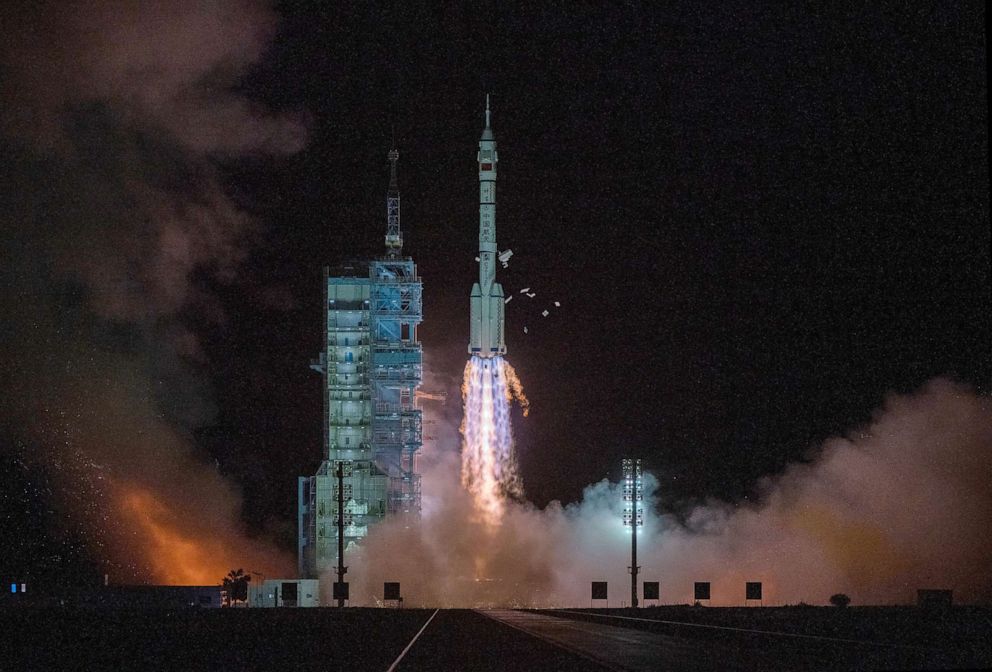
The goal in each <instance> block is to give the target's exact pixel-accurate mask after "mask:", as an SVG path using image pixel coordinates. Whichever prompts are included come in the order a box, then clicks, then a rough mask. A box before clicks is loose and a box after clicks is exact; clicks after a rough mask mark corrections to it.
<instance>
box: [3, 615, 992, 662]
mask: <svg viewBox="0 0 992 672" xmlns="http://www.w3.org/2000/svg"><path fill="white" fill-rule="evenodd" d="M630 619H643V620H630ZM425 624H427V626H426V627H424V626H425ZM0 631H2V632H3V633H4V646H3V647H2V653H0V658H2V659H3V660H0V669H3V670H33V669H60V670H105V669H112V670H115V672H119V671H123V670H132V669H134V670H139V669H140V670H142V671H143V672H147V671H149V670H159V669H162V670H164V669H183V670H216V669H231V670H337V669H340V670H348V672H360V671H361V670H377V671H380V672H386V671H387V670H390V669H391V666H393V665H394V664H395V667H393V668H392V669H393V670H394V671H395V672H404V671H406V670H576V671H578V672H584V671H587V670H588V671H591V670H603V669H614V670H618V669H619V670H648V669H657V668H658V667H659V666H661V667H664V668H665V669H675V670H679V669H907V668H916V669H944V668H948V667H972V668H974V667H989V666H992V644H990V642H992V609H989V608H955V609H952V610H949V611H945V612H938V613H931V612H923V611H920V610H917V609H915V608H909V607H884V608H883V607H874V608H870V607H865V608H849V609H845V610H840V609H836V608H812V607H810V608H796V607H782V608H779V607H775V608H772V607H768V608H750V609H721V608H707V607H701V608H691V607H661V608H648V609H639V610H630V609H628V610H606V609H602V610H588V609H587V610H575V611H569V612H562V611H541V612H538V611H510V610H502V611H501V610H492V611H472V610H440V611H437V612H436V613H435V611H434V610H420V609H351V608H349V609H340V610H339V609H334V608H322V609H278V610H276V609H202V610H201V609H189V610H135V609H83V608H74V609H69V608H58V607H49V608H30V607H19V608H17V607H8V608H2V609H0ZM758 631H767V633H785V634H767V633H763V632H758ZM418 633H419V636H418ZM814 637H815V638H814ZM816 638H818V639H816ZM397 661H398V662H397Z"/></svg>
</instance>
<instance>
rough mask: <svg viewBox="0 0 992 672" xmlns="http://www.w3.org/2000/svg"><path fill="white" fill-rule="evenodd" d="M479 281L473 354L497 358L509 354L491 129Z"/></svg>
mask: <svg viewBox="0 0 992 672" xmlns="http://www.w3.org/2000/svg"><path fill="white" fill-rule="evenodd" d="M478 161H479V282H477V283H475V284H474V285H472V298H471V304H472V305H471V328H470V340H469V344H468V351H469V354H472V355H478V356H480V357H496V356H497V355H505V354H506V340H505V338H504V335H503V310H504V303H503V299H504V296H503V288H502V287H501V286H500V284H499V283H498V282H496V257H497V254H498V252H497V250H496V161H497V156H496V141H495V140H494V139H493V131H492V129H491V128H490V126H489V96H486V128H485V130H483V131H482V138H481V139H480V140H479V156H478Z"/></svg>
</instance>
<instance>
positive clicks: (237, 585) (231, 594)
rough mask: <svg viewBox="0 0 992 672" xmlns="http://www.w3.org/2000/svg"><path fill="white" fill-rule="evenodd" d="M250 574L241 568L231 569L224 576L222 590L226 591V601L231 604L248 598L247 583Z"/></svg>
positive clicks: (249, 579)
mask: <svg viewBox="0 0 992 672" xmlns="http://www.w3.org/2000/svg"><path fill="white" fill-rule="evenodd" d="M250 581H251V576H249V575H248V574H245V570H243V569H232V570H231V571H230V572H228V573H227V576H225V577H224V582H223V584H222V585H223V586H224V590H225V591H227V603H228V604H229V605H233V604H234V603H235V602H238V601H241V602H244V601H246V600H247V599H248V583H249V582H250Z"/></svg>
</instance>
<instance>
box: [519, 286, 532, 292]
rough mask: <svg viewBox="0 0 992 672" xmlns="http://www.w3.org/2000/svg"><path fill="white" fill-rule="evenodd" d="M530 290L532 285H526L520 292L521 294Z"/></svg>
mask: <svg viewBox="0 0 992 672" xmlns="http://www.w3.org/2000/svg"><path fill="white" fill-rule="evenodd" d="M529 291H530V287H524V288H523V289H521V290H520V293H521V294H526V293H527V292H529Z"/></svg>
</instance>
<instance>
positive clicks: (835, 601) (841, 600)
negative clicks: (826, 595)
mask: <svg viewBox="0 0 992 672" xmlns="http://www.w3.org/2000/svg"><path fill="white" fill-rule="evenodd" d="M850 603H851V598H849V597H848V596H847V595H845V594H844V593H836V594H834V595H831V596H830V604H832V605H834V606H835V607H841V608H844V607H846V606H847V605H849V604H850Z"/></svg>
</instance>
